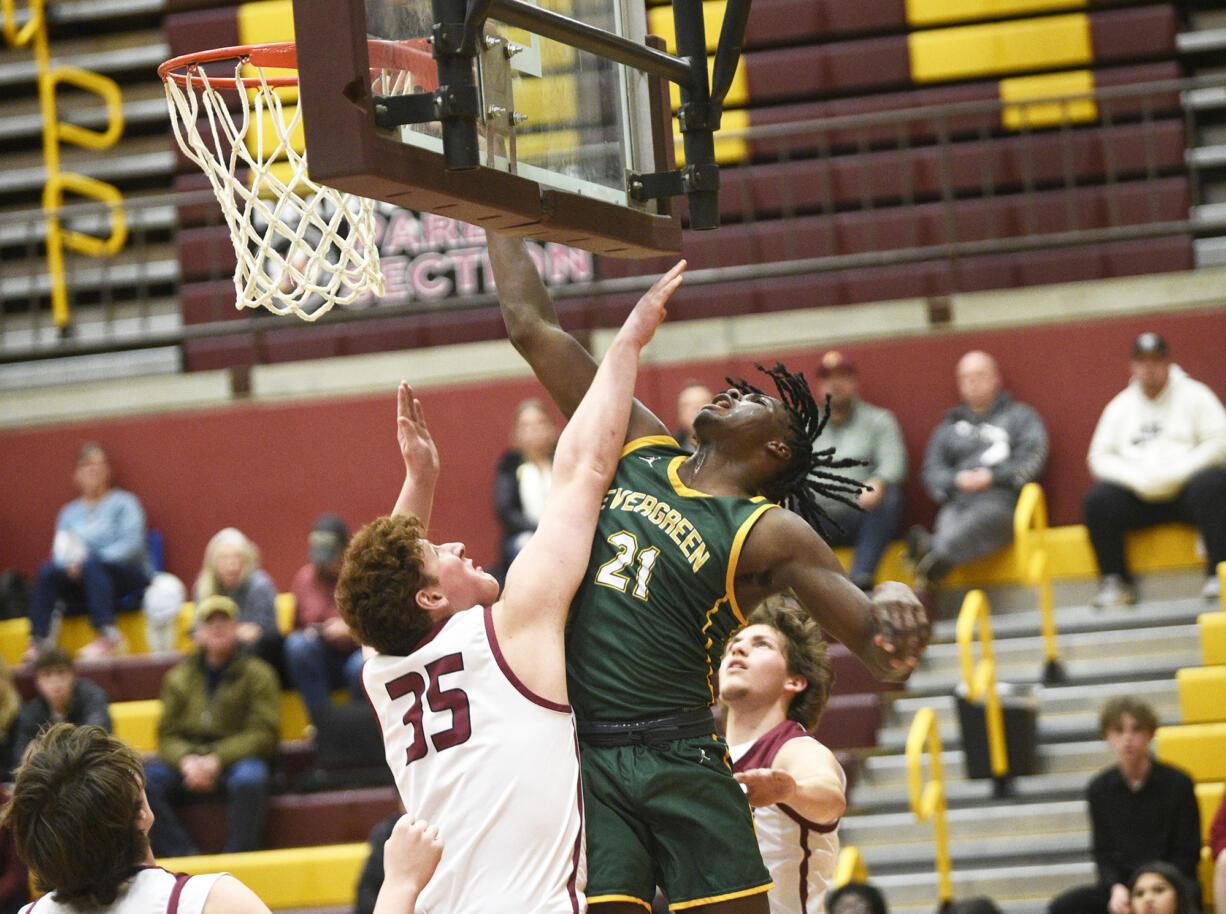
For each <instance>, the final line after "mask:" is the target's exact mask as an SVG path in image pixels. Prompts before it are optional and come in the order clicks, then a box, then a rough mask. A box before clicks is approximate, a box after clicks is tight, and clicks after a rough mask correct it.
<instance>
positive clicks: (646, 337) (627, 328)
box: [617, 260, 685, 349]
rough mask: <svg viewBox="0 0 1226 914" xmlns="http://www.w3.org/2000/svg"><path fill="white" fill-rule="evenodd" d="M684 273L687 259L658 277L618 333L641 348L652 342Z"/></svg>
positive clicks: (678, 262)
mask: <svg viewBox="0 0 1226 914" xmlns="http://www.w3.org/2000/svg"><path fill="white" fill-rule="evenodd" d="M684 275H685V261H684V260H679V261H677V263H676V264H674V265H673V268H672V269H671V270H669V271H668V272H667V273H665V274H664V275H663V276H661V277H660V278H659V279H657V280H656V281H655V283H653V284H652V287H651V288H650V289H648V290H647V291H646V292H644V293H643V297H642V298H640V299H639V300H638V303H637V304H636V305H635V306H634V310H633V311H631V312H630V316H629V317H627V318H626V322H625V323H624V324H622V329H621V330H620V331H619V332H618V334H617V335H618V336H619V337H621V338H622V339H625V340H628V341H629V342H631V343H633V344H634V345H635V346H637V347H638V348H639V349H642V348H643V347H644V346H646V345H647V344H648V343H649V342H651V338H652V337H653V336H654V335H655V332H656V327H658V326H660V323H661V322H662V321H663V320H664V315H665V313H666V312H665V307H664V306H665V305H667V304H668V300H669V298H670V297H671V296H672V294H673V293H674V292H675V291H677V287H678V286H679V285H681V279H682V277H683V276H684Z"/></svg>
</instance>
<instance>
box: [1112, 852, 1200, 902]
mask: <svg viewBox="0 0 1226 914" xmlns="http://www.w3.org/2000/svg"><path fill="white" fill-rule="evenodd" d="M1128 892H1129V895H1130V897H1131V905H1130V908H1129V910H1130V911H1131V914H1199V911H1200V890H1199V889H1193V888H1192V886H1191V885H1189V884H1188V880H1187V879H1185V878H1184V876H1183V874H1182V873H1180V872H1179V870H1177V869H1176V868H1175V867H1173V866H1171V865H1170V864H1169V863H1165V862H1163V861H1161V860H1155V861H1153V862H1152V863H1146V864H1142V865H1141V866H1139V867H1137V869H1136V871H1135V872H1134V873H1133V874H1132V878H1131V879H1130V880H1129V882H1128Z"/></svg>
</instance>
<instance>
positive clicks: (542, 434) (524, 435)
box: [494, 399, 558, 576]
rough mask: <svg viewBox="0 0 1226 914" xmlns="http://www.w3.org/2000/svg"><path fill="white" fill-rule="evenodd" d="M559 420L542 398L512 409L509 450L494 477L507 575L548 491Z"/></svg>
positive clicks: (503, 562)
mask: <svg viewBox="0 0 1226 914" xmlns="http://www.w3.org/2000/svg"><path fill="white" fill-rule="evenodd" d="M557 446H558V423H557V422H556V421H555V420H554V416H553V413H552V412H550V411H549V408H548V407H547V406H545V403H544V402H543V401H541V400H537V399H530V400H524V401H523V402H522V403H520V404H519V406H518V407H516V409H515V424H514V427H513V429H512V432H511V450H509V451H507V452H506V453H505V454H503V455H502V457H500V458H499V460H498V469H497V472H496V475H495V477H494V510H495V511H497V513H498V522H499V523H500V524H502V556H501V559H502V566H501V569H500V576H501V575H505V574H506V569H507V568H510V567H511V562H513V561H514V560H515V556H517V555H519V550H520V549H522V548H523V547H524V543H526V542H528V539H529V537H531V536H532V533H533V531H535V530H536V525H537V522H538V521H539V520H540V519H541V508H542V507H544V505H545V496H546V495H547V494H548V493H549V480H550V475H551V467H552V466H553V450H554V448H555V447H557Z"/></svg>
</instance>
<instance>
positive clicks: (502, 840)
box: [362, 607, 587, 914]
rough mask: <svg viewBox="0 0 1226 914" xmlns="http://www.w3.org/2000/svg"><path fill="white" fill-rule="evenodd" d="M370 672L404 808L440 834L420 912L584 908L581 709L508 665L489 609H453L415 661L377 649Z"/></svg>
mask: <svg viewBox="0 0 1226 914" xmlns="http://www.w3.org/2000/svg"><path fill="white" fill-rule="evenodd" d="M362 679H363V682H364V684H365V686H366V694H367V696H368V697H369V698H370V702H371V704H372V705H373V706H374V709H375V713H376V714H377V715H378V717H379V725H380V727H382V729H383V743H384V746H385V748H386V751H387V762H388V765H389V766H390V767H391V769H392V774H393V776H394V777H395V779H396V786H397V787H398V788H399V790H400V798H401V800H402V801H403V802H404V808H405V810H406V811H407V812H409V813H411V814H413V815H415V816H419V817H422V818H425V819H426V820H427V821H429V822H430V823H431V824H432V825H436V826H437V827H438V831H439V836H440V837H441V838H442V840H443V856H442V859H441V860H440V861H439V865H438V869H437V870H436V871H435V873H434V876H433V877H432V878H431V879H430V881H429V883H427V885H426V887H425V889H424V891H423V892H422V893H421V896H420V897H419V898H418V901H417V911H418V914H580V912H583V911H585V910H586V909H587V905H586V901H585V900H584V897H583V888H584V886H585V884H586V882H587V860H586V857H585V848H584V843H583V806H582V802H583V801H582V791H581V787H580V780H579V746H578V740H577V738H576V734H575V723H574V717H573V715H572V714H571V710H570V707H569V705H563V704H558V703H556V702H551V701H547V700H545V699H544V698H541V697H540V696H538V695H536V694H534V693H532V692H530V691H529V690H528V689H527V687H526V686H524V684H523V683H522V682H520V681H519V679H518V677H516V676H515V674H514V673H513V672H512V671H511V669H510V667H509V666H508V665H507V663H506V660H505V658H504V657H503V656H502V652H501V650H500V649H499V647H498V639H497V638H496V637H495V635H494V623H493V616H492V613H491V610H489V609H482V608H481V607H474V608H473V609H470V610H468V611H466V612H460V613H456V614H455V615H454V616H452V617H451V618H450V619H448V620H447V621H446V622H445V623H444V624H443V625H442V626H440V627H439V628H437V629H435V630H434V631H433V632H431V633H430V635H428V636H427V637H426V638H425V640H424V641H423V642H422V643H421V644H420V645H419V646H418V647H417V649H416V650H414V651H413V653H412V654H410V655H409V656H407V657H392V656H388V655H384V654H376V655H374V656H372V657H370V658H369V659H368V660H367V661H366V663H365V665H364V666H363V668H362Z"/></svg>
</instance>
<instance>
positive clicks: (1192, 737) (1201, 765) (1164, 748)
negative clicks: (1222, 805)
mask: <svg viewBox="0 0 1226 914" xmlns="http://www.w3.org/2000/svg"><path fill="white" fill-rule="evenodd" d="M1154 740H1155V744H1156V746H1157V753H1158V758H1160V759H1161V760H1162V761H1164V762H1167V763H1169V764H1171V765H1177V766H1179V767H1180V768H1182V769H1183V770H1184V771H1186V772H1187V773H1188V774H1190V775H1191V776H1192V780H1194V781H1196V782H1197V783H1201V782H1205V781H1224V780H1226V722H1218V723H1212V724H1179V725H1178V726H1173V727H1159V728H1158V732H1157V733H1155V734H1154Z"/></svg>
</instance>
